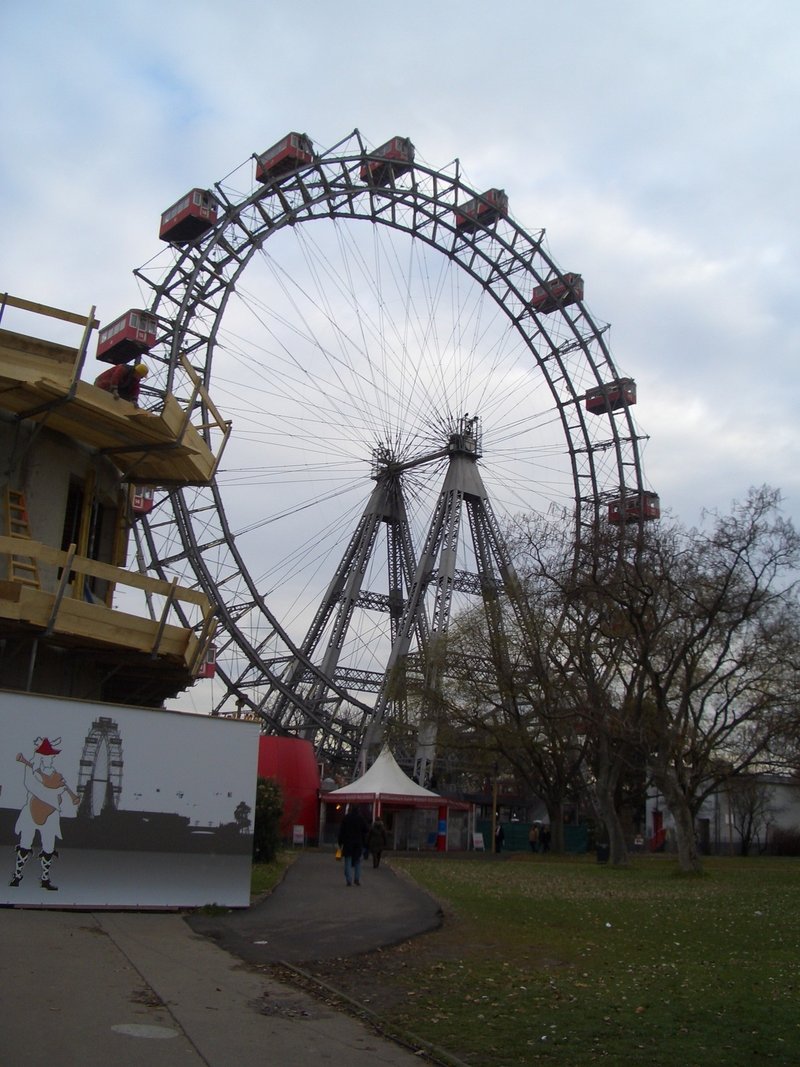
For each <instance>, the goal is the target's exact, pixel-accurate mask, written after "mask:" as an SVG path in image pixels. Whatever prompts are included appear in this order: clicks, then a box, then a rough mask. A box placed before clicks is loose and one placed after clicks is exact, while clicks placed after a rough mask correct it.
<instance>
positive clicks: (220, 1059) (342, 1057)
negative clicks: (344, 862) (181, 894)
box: [0, 851, 440, 1067]
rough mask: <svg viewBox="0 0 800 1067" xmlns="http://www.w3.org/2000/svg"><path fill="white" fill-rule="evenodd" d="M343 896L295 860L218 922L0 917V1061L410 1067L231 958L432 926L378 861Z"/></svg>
mask: <svg viewBox="0 0 800 1067" xmlns="http://www.w3.org/2000/svg"><path fill="white" fill-rule="evenodd" d="M361 881H362V885H361V887H359V888H356V887H352V888H346V887H345V884H344V876H343V874H342V870H341V864H338V863H336V861H335V860H334V858H333V855H332V854H331V853H324V852H313V851H308V852H304V853H303V854H302V855H301V856H299V857H298V859H297V861H296V862H295V864H294V865H293V866H292V867H291V868H290V869H289V871H288V872H287V876H286V878H285V879H284V881H283V883H282V884H281V885H280V886H279V887H278V888H277V889H276V890H275V892H274V893H273V894H271V895H270V896H269V897H268V898H266V899H265V900H264V901H263V902H261V903H260V904H258V905H256V906H255V907H253V908H251V909H248V910H246V911H243V912H236V913H232V914H231V915H228V916H222V917H218V918H217V917H203V916H191V917H190V918H189V919H188V920H187V919H184V918H183V917H182V916H180V915H177V914H174V913H167V914H163V913H141V912H79V911H44V910H33V909H30V910H24V909H13V908H3V909H0V1062H1V1063H4V1064H5V1063H7V1064H9V1067H11V1065H13V1067H51V1065H52V1063H53V1062H54V1061H57V1062H60V1063H64V1064H72V1063H80V1064H81V1067H108V1065H109V1064H112V1063H113V1064H114V1067H231V1064H235V1065H236V1067H256V1065H257V1067H271V1065H276V1067H300V1065H302V1067H308V1064H309V1063H311V1062H313V1063H319V1064H322V1065H325V1064H327V1065H330V1067H339V1065H341V1064H347V1065H348V1067H351V1065H352V1067H375V1065H377V1067H382V1065H386V1067H411V1064H419V1063H420V1057H419V1056H416V1055H414V1054H413V1053H412V1052H410V1051H407V1050H405V1049H402V1048H400V1047H399V1046H397V1045H395V1044H393V1043H391V1042H389V1041H385V1040H383V1039H381V1038H379V1037H376V1036H375V1035H374V1034H373V1033H372V1031H371V1030H370V1029H369V1028H367V1027H365V1026H364V1025H362V1024H361V1023H360V1022H358V1021H357V1020H355V1019H353V1018H351V1017H350V1016H348V1015H345V1014H342V1013H338V1012H335V1011H333V1010H332V1009H330V1008H328V1007H327V1006H326V1005H324V1004H321V1003H320V1002H318V1001H316V1000H314V999H313V998H311V997H308V996H307V995H306V994H303V993H299V992H297V991H295V990H293V989H290V988H289V987H287V986H284V985H281V984H280V983H278V982H274V981H272V980H271V979H268V978H266V977H264V976H263V975H261V974H259V973H256V972H254V971H253V970H251V969H249V968H248V967H247V966H246V964H245V963H243V962H242V961H254V962H275V961H278V960H287V961H294V962H301V961H307V960H308V961H310V960H313V959H330V958H332V957H336V956H340V955H341V956H344V955H352V954H354V953H358V952H364V951H368V950H369V949H373V948H378V947H379V946H381V945H388V944H392V943H394V942H396V941H398V940H404V939H406V938H408V937H413V936H415V935H417V934H419V933H422V932H424V931H425V930H430V929H432V928H434V927H435V926H437V925H438V923H439V920H440V916H439V911H438V908H437V906H436V904H435V902H434V901H432V900H431V898H430V897H428V896H427V895H426V894H425V893H423V892H421V891H420V890H419V889H416V888H415V887H414V886H413V885H411V884H410V883H408V882H407V881H406V880H404V879H403V878H401V877H400V876H398V875H396V874H395V873H394V872H393V871H392V870H391V869H389V868H388V867H386V866H384V865H382V866H381V867H380V868H379V870H377V871H374V870H372V868H371V866H370V865H368V864H365V865H364V868H363V876H362V879H361Z"/></svg>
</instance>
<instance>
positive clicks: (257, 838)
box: [253, 778, 283, 863]
mask: <svg viewBox="0 0 800 1067" xmlns="http://www.w3.org/2000/svg"><path fill="white" fill-rule="evenodd" d="M282 814H283V795H282V793H281V787H280V786H279V785H278V783H277V782H276V781H274V779H272V778H259V779H258V781H257V783H256V811H255V822H254V827H253V859H254V860H255V862H256V863H272V861H273V860H274V859H275V855H276V853H277V851H278V847H279V845H280V821H281V815H282Z"/></svg>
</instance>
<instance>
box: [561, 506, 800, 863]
mask: <svg viewBox="0 0 800 1067" xmlns="http://www.w3.org/2000/svg"><path fill="white" fill-rule="evenodd" d="M779 505H780V497H779V494H778V493H777V492H775V491H774V490H771V489H768V488H761V489H756V490H751V492H750V494H749V496H748V497H747V499H746V501H745V502H744V503H741V504H737V505H735V506H734V508H733V510H732V512H731V514H730V515H727V516H719V515H714V516H712V517H711V520H712V521H711V529H710V531H709V532H700V531H697V530H690V531H687V530H685V529H684V528H682V527H681V526H679V525H678V524H677V523H672V524H669V523H666V522H662V523H660V524H658V525H657V526H656V527H654V528H649V529H648V530H646V531H642V536H641V537H640V538H639V539H638V541H637V544H636V546H635V551H633V552H631V553H628V554H626V555H625V556H624V557H619V556H618V557H617V558H616V561H614V562H613V563H612V562H609V561H606V562H605V563H604V564H601V565H598V567H597V568H596V569H595V571H594V573H593V574H592V576H591V578H590V579H589V580H587V579H586V578H585V577H584V578H583V579H582V583H583V584H582V589H581V591H582V594H583V596H584V598H586V597H587V596H591V597H592V598H594V599H595V600H596V601H597V603H598V604H599V605H600V609H601V610H602V611H604V612H605V614H606V615H607V617H610V618H613V619H614V620H616V624H617V628H618V630H619V634H620V636H619V642H620V647H619V648H618V649H617V651H616V653H615V655H616V656H617V658H618V662H619V663H620V664H624V663H627V664H628V670H629V672H630V678H631V679H634V678H635V679H636V685H637V686H638V687H639V689H640V697H639V704H638V706H636V705H635V703H633V704H629V705H628V712H627V716H626V717H625V718H624V723H625V725H626V726H627V734H628V738H629V740H630V741H631V742H632V743H640V744H642V745H644V747H645V748H646V751H647V755H648V759H649V762H650V770H651V774H652V777H653V780H654V781H655V783H656V785H657V787H658V788H659V789H660V790H661V792H662V793H663V794H664V797H665V799H666V801H667V804H668V806H669V809H670V811H671V813H672V815H673V818H674V819H675V827H676V838H677V845H678V856H679V863H680V867H681V869H682V870H684V871H687V872H698V871H700V870H701V867H702V864H701V858H700V854H699V849H698V846H697V842H696V838H695V818H696V816H697V813H698V811H699V809H700V806H701V805H702V803H703V801H704V800H705V799H706V797H708V796H709V795H710V794H711V793H713V792H714V791H715V790H716V789H717V788H718V786H719V784H720V782H721V781H722V780H723V779H724V778H726V777H728V776H729V775H731V774H732V775H734V776H735V775H737V774H740V773H743V772H745V771H747V770H749V769H751V768H753V767H755V766H758V765H760V764H764V763H766V762H768V761H769V759H770V757H771V754H772V752H773V749H774V745H775V740H776V738H777V737H778V736H779V735H780V733H781V730H782V728H783V726H784V724H785V721H786V717H787V715H788V713H789V712H788V709H789V708H791V707H792V706H793V702H794V699H795V697H796V695H797V692H798V672H797V663H796V653H795V649H796V648H797V642H798V637H800V611H798V599H797V582H798V578H797V574H798V564H800V538H799V537H798V534H797V532H796V531H795V529H794V527H793V526H792V524H791V523H790V522H789V521H787V520H786V519H784V518H783V517H782V516H781V515H780V514H779Z"/></svg>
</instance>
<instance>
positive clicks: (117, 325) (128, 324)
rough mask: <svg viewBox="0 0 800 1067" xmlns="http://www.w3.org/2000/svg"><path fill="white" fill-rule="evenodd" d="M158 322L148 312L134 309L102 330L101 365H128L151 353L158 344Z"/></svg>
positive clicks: (99, 341)
mask: <svg viewBox="0 0 800 1067" xmlns="http://www.w3.org/2000/svg"><path fill="white" fill-rule="evenodd" d="M157 328H158V320H157V319H156V317H155V316H154V315H150V314H148V312H146V311H140V310H138V309H137V308H132V309H131V310H130V311H126V312H125V314H124V315H121V316H120V318H118V319H116V320H115V321H114V322H112V323H111V325H110V326H106V328H105V329H104V330H101V331H100V333H99V335H98V338H97V359H99V360H100V362H101V363H128V362H130V360H132V359H135V358H136V357H137V356H141V355H143V354H144V353H145V352H149V351H150V349H151V348H152V347H153V345H154V344H155V343H156V330H157Z"/></svg>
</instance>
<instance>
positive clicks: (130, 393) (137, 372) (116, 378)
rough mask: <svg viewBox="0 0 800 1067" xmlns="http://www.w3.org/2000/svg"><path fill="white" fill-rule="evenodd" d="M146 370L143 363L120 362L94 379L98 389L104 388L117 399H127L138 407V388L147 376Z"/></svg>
mask: <svg viewBox="0 0 800 1067" xmlns="http://www.w3.org/2000/svg"><path fill="white" fill-rule="evenodd" d="M147 374H148V371H147V367H146V366H145V365H144V363H137V364H136V365H135V366H134V367H131V366H130V365H129V364H128V363H120V364H118V365H117V366H116V367H110V368H109V369H108V370H104V371H103V373H102V374H101V375H99V376H98V377H97V378H95V380H94V384H95V385H96V386H97V387H98V388H99V389H105V391H106V392H107V393H111V395H112V396H113V397H114V398H115V399H118V400H128V401H130V403H131V404H134V405H136V406H137V407H138V405H139V389H140V388H141V384H142V380H143V379H144V378H146V377H147Z"/></svg>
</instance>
